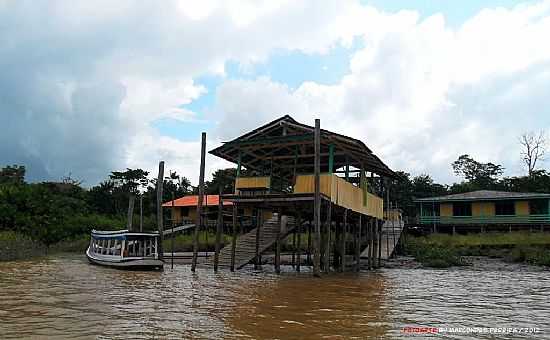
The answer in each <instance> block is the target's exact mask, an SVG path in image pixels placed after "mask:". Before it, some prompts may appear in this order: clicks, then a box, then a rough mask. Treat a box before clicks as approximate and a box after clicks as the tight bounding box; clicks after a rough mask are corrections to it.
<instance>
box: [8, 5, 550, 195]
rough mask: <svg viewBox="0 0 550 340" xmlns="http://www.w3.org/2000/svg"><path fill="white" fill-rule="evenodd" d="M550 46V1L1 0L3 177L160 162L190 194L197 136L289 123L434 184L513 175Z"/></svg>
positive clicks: (543, 104)
mask: <svg viewBox="0 0 550 340" xmlns="http://www.w3.org/2000/svg"><path fill="white" fill-rule="evenodd" d="M549 37H550V1H510V0H508V1H504V0H503V1H498V0H490V1H474V0H464V1H455V0H439V1H435V0H432V1H428V0H407V1H382V0H375V1H353V0H350V1H341V0H323V1H320V0H311V1H295V0H265V1H263V0H257V1H249V0H245V1H222V0H219V1H217V0H203V1H200V2H197V1H171V0H166V1H162V2H156V1H127V0H119V1H115V2H113V1H106V0H98V1H68V0H67V1H56V0H52V1H25V0H17V1H9V0H0V70H1V71H0V129H1V130H0V131H1V133H0V166H3V165H8V164H23V165H25V166H26V167H27V179H28V180H31V181H44V180H60V179H61V178H63V177H65V176H71V177H72V178H74V179H78V180H81V181H83V184H84V185H85V186H92V185H95V184H97V183H98V182H100V181H102V180H104V179H106V178H107V177H108V175H109V173H110V172H111V171H113V170H122V169H125V168H138V167H139V168H143V169H145V170H149V171H151V174H152V176H154V175H156V171H157V170H156V169H157V165H158V162H159V161H160V160H164V161H165V162H166V169H167V171H168V170H170V171H177V173H179V174H181V175H184V176H186V177H187V178H189V179H190V180H191V182H192V183H194V184H196V183H197V182H198V173H199V171H198V169H199V154H200V134H201V132H203V131H205V132H207V148H208V149H209V150H210V149H212V148H214V147H216V146H218V145H220V143H222V142H223V141H228V140H231V139H233V138H235V137H237V136H239V135H240V134H242V133H245V132H247V131H248V130H250V129H253V128H255V127H257V126H259V125H261V124H264V123H266V122H269V121H271V120H273V119H276V118H278V117H280V116H282V115H285V114H290V115H291V116H292V117H294V118H295V119H296V120H298V121H300V122H302V123H306V124H310V125H313V124H314V119H315V118H320V119H321V127H322V128H326V129H329V130H331V131H335V132H339V133H342V134H345V135H348V136H352V137H355V138H358V139H361V140H363V141H364V142H365V143H366V144H367V145H368V146H369V147H370V148H371V149H372V150H373V151H374V152H375V153H376V154H377V155H378V156H379V157H380V158H381V159H382V160H383V161H384V162H385V163H386V164H388V165H389V166H390V167H391V168H392V169H394V170H402V171H406V172H409V173H411V174H413V175H418V174H424V173H428V174H430V175H431V176H432V177H433V178H434V179H435V180H436V181H439V182H443V183H452V182H454V181H458V180H459V179H458V178H456V177H455V176H454V174H453V173H452V169H451V166H450V163H451V162H452V161H454V160H456V159H457V158H458V156H460V155H461V154H470V155H472V156H473V157H474V158H475V159H477V160H479V161H484V162H489V161H490V162H494V163H499V164H502V165H504V167H505V169H506V170H505V175H507V176H514V175H521V174H523V173H525V169H524V168H523V167H522V164H521V159H520V145H519V142H518V138H519V136H520V135H521V134H522V133H525V132H528V131H540V130H546V131H547V132H548V131H549V130H550V96H549V95H550V44H549V43H548V40H549ZM549 163H550V162H547V163H542V166H543V168H546V169H548V168H549ZM227 166H231V164H229V163H227V162H225V161H223V160H221V159H219V158H216V157H214V156H210V155H209V156H208V157H207V159H206V168H207V173H211V172H212V171H213V170H215V169H217V168H221V167H227Z"/></svg>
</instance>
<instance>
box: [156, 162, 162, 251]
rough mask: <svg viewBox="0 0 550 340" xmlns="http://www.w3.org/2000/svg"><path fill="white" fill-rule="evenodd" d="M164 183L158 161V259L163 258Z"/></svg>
mask: <svg viewBox="0 0 550 340" xmlns="http://www.w3.org/2000/svg"><path fill="white" fill-rule="evenodd" d="M163 185H164V161H160V163H159V175H158V177H157V229H158V232H159V242H158V250H157V252H158V256H159V259H161V260H164V248H163V245H162V243H163V241H164V225H163V221H162V189H163Z"/></svg>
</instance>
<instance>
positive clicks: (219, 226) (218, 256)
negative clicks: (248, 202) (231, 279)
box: [214, 185, 223, 273]
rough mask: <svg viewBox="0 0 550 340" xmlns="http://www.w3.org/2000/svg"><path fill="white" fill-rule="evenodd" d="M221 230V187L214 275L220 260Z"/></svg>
mask: <svg viewBox="0 0 550 340" xmlns="http://www.w3.org/2000/svg"><path fill="white" fill-rule="evenodd" d="M222 228H223V200H222V186H221V185H220V190H219V194H218V224H217V226H216V245H215V246H214V247H215V248H214V273H217V272H218V263H219V260H220V242H221V238H222Z"/></svg>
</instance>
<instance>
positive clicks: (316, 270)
mask: <svg viewBox="0 0 550 340" xmlns="http://www.w3.org/2000/svg"><path fill="white" fill-rule="evenodd" d="M314 137H315V138H314V144H315V145H314V149H315V157H314V162H315V166H314V176H315V201H314V207H313V219H314V221H313V223H314V224H315V241H314V245H313V247H314V252H315V255H314V257H313V275H314V276H320V272H321V271H320V267H321V177H320V172H321V165H320V164H321V121H320V120H319V119H315V136H314Z"/></svg>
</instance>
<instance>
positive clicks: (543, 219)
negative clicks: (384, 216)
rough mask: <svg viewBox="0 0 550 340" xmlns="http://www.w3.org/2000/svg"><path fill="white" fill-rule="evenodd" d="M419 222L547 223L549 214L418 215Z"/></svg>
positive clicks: (549, 220)
mask: <svg viewBox="0 0 550 340" xmlns="http://www.w3.org/2000/svg"><path fill="white" fill-rule="evenodd" d="M420 223H421V224H433V223H436V224H549V223H550V215H549V214H540V215H494V216H420Z"/></svg>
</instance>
